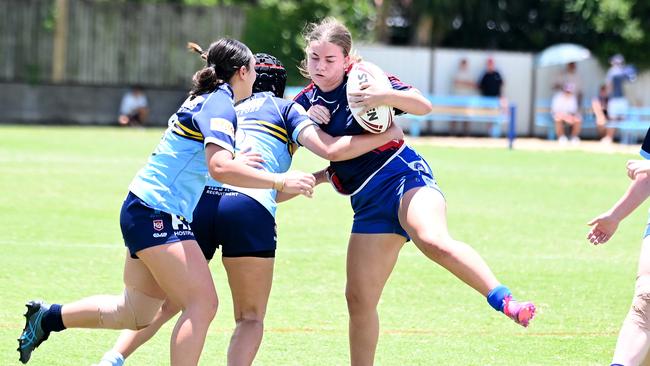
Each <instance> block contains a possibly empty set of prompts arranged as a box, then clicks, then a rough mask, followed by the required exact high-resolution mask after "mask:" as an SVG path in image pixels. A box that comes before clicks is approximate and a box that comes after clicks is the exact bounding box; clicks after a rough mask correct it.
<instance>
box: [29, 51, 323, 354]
mask: <svg viewBox="0 0 650 366" xmlns="http://www.w3.org/2000/svg"><path fill="white" fill-rule="evenodd" d="M191 47H192V48H193V49H195V50H197V51H198V52H200V53H201V54H202V57H203V58H204V59H205V60H206V61H207V65H206V67H205V68H203V69H202V70H199V71H198V72H197V73H196V74H195V75H194V78H193V83H194V85H193V88H192V90H191V92H190V97H189V98H188V99H187V100H186V101H185V102H184V103H183V104H182V105H181V107H180V108H179V110H178V112H176V113H175V114H174V115H173V116H172V117H171V118H170V121H169V127H168V129H167V130H166V131H165V134H164V136H163V138H162V139H161V141H160V143H159V144H158V146H157V147H156V149H155V150H154V152H153V153H152V155H151V156H150V158H149V161H148V163H147V165H146V166H145V167H144V168H142V169H141V170H140V171H139V172H138V174H137V175H136V177H135V178H134V179H133V181H132V182H131V185H130V186H129V193H128V195H127V198H126V200H125V201H124V204H123V206H122V211H121V214H120V226H121V228H122V235H123V237H124V241H125V244H126V246H127V248H128V254H129V255H127V257H126V264H125V269H124V285H125V290H124V293H123V294H122V295H119V296H94V297H89V298H86V299H83V300H80V301H76V302H73V303H69V304H65V305H59V304H52V305H49V304H46V303H44V302H42V301H31V302H29V303H28V304H27V308H28V309H27V313H26V314H25V316H26V318H27V321H26V324H25V329H24V330H23V332H22V334H21V336H20V338H19V348H18V351H19V353H20V361H21V362H23V363H27V361H29V359H30V356H31V353H32V351H33V350H34V349H35V348H36V347H37V346H38V345H39V344H40V343H42V342H43V341H45V340H46V339H47V338H48V337H49V335H50V332H52V331H55V332H58V331H62V330H64V329H66V328H105V329H134V330H135V329H142V328H144V327H146V326H147V325H149V324H150V323H151V321H152V319H153V318H154V316H155V315H156V314H157V313H158V311H159V309H160V307H161V305H162V304H163V302H164V301H165V299H169V300H170V301H171V302H173V303H174V304H177V305H178V306H179V307H180V308H181V309H182V314H181V316H180V317H179V319H178V321H177V323H176V326H175V328H174V331H173V333H172V339H171V351H170V356H171V360H170V363H171V365H174V366H178V365H196V364H197V363H198V361H199V357H200V354H201V350H202V348H203V344H204V340H205V336H206V333H207V330H208V326H209V325H210V322H211V321H212V318H213V317H214V315H215V312H216V309H217V295H216V291H215V288H214V284H213V281H212V277H211V275H210V271H209V269H208V265H207V261H206V259H205V257H204V256H203V254H202V253H201V249H200V248H199V246H198V244H197V242H196V240H195V238H194V234H193V232H192V229H191V227H190V225H189V223H190V222H191V221H192V212H193V210H194V207H195V205H196V203H197V201H198V200H199V198H200V196H201V193H202V191H203V187H204V186H205V183H206V179H207V175H208V173H209V174H210V176H212V178H214V179H215V180H217V181H220V182H223V183H228V184H236V185H240V186H245V187H250V188H265V189H271V188H273V189H275V190H276V191H283V192H287V193H291V194H304V195H307V196H311V194H312V190H313V186H314V183H315V180H314V177H313V176H312V175H311V174H305V173H301V172H288V173H282V174H275V173H272V172H267V171H263V170H259V169H254V168H252V167H250V166H247V165H245V164H242V163H241V162H237V161H233V156H234V148H235V131H236V127H237V116H236V113H235V110H234V106H233V103H235V102H237V101H240V100H242V99H243V98H245V97H248V96H249V95H250V94H251V90H252V86H253V83H254V81H255V77H256V74H255V70H254V65H255V59H254V57H253V54H252V53H251V51H250V50H249V49H248V47H246V46H245V45H244V44H242V43H241V42H239V41H236V40H232V39H221V40H219V41H217V42H215V43H213V44H212V45H211V46H210V49H209V50H208V51H207V52H205V53H204V52H202V50H201V49H200V47H198V46H197V45H194V44H192V45H191Z"/></svg>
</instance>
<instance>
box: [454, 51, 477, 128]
mask: <svg viewBox="0 0 650 366" xmlns="http://www.w3.org/2000/svg"><path fill="white" fill-rule="evenodd" d="M475 80H476V79H475V78H474V77H472V75H471V73H470V72H469V65H468V62H467V59H466V58H462V59H460V62H459V63H458V70H457V71H456V75H455V76H454V82H453V84H452V86H451V90H452V94H453V95H461V96H471V95H476V94H477V90H476V82H475ZM459 123H462V124H463V132H462V135H463V136H467V135H468V134H469V122H458V121H452V122H451V124H450V125H449V134H451V135H455V134H456V131H457V127H458V124H459Z"/></svg>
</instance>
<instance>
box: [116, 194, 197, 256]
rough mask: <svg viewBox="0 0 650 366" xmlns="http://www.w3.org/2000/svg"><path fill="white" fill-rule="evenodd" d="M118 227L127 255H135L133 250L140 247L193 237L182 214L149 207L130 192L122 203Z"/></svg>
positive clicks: (138, 249) (136, 250)
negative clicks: (120, 229) (127, 249)
mask: <svg viewBox="0 0 650 366" xmlns="http://www.w3.org/2000/svg"><path fill="white" fill-rule="evenodd" d="M120 227H121V228H122V237H123V238H124V244H125V245H126V247H127V248H129V253H130V254H131V258H138V256H137V255H136V253H137V252H139V251H141V250H142V249H146V248H150V247H155V246H157V245H164V244H169V243H176V242H179V241H183V240H195V239H194V233H193V232H192V229H191V228H190V224H188V223H187V221H185V219H184V218H182V217H180V216H177V215H171V214H168V213H167V212H163V211H160V210H156V209H153V208H151V207H149V206H147V204H146V203H144V201H142V200H141V199H140V198H139V197H138V196H136V195H135V194H133V193H131V192H129V194H128V195H127V196H126V199H125V200H124V203H123V204H122V211H121V212H120Z"/></svg>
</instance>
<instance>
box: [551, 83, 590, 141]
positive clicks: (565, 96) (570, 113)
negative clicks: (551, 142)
mask: <svg viewBox="0 0 650 366" xmlns="http://www.w3.org/2000/svg"><path fill="white" fill-rule="evenodd" d="M551 115H552V116H553V121H555V132H556V133H557V136H558V141H559V142H560V144H566V143H567V142H568V141H569V140H568V139H567V137H566V134H565V133H564V127H565V125H569V126H571V143H573V144H577V143H579V142H580V137H579V135H580V128H581V126H582V117H581V116H580V111H579V110H578V98H577V96H576V94H575V86H574V85H573V84H571V83H567V84H564V85H563V86H562V90H561V91H559V92H557V93H555V95H554V96H553V100H552V101H551Z"/></svg>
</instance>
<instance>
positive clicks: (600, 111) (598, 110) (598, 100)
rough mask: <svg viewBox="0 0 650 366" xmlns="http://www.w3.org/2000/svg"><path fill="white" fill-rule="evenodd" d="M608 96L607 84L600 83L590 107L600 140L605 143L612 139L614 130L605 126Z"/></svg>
mask: <svg viewBox="0 0 650 366" xmlns="http://www.w3.org/2000/svg"><path fill="white" fill-rule="evenodd" d="M608 100H609V97H608V95H607V85H605V84H602V85H601V86H600V88H599V89H598V95H597V96H596V97H594V99H592V101H591V108H592V109H593V111H594V116H595V117H596V128H597V129H598V134H599V135H600V136H601V139H600V141H601V142H602V143H605V144H611V143H612V141H613V140H614V133H615V132H616V130H614V129H613V128H611V127H609V128H608V127H606V125H607V122H608V120H609V117H608V114H607V101H608Z"/></svg>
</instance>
